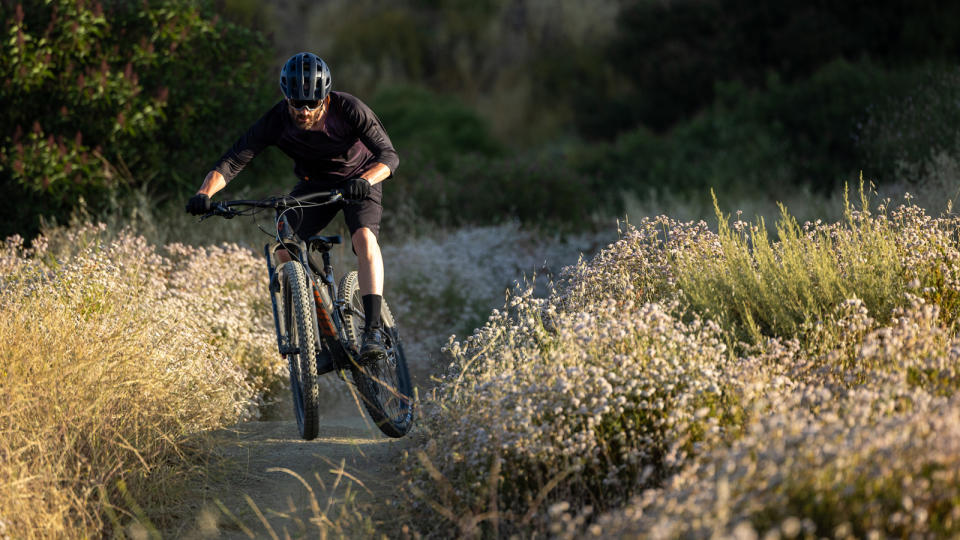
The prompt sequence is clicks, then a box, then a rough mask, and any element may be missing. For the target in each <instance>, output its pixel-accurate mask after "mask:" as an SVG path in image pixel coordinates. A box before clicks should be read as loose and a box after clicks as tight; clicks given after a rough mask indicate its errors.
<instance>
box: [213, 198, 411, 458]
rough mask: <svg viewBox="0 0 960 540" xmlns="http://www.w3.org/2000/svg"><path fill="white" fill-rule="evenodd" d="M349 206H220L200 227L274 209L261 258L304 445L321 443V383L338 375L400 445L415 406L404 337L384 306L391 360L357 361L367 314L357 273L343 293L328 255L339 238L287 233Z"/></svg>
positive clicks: (279, 201)
mask: <svg viewBox="0 0 960 540" xmlns="http://www.w3.org/2000/svg"><path fill="white" fill-rule="evenodd" d="M344 200H346V199H344V196H343V192H341V191H340V190H332V191H323V192H319V193H314V194H311V195H309V196H305V197H299V198H294V197H289V196H285V197H272V198H268V199H262V200H236V201H225V202H217V203H213V204H211V207H210V211H209V212H208V213H207V214H205V215H204V216H202V217H201V218H200V219H201V221H203V220H204V219H207V218H209V217H212V216H220V217H223V218H227V219H231V218H233V217H236V216H255V215H256V214H258V213H259V212H262V211H265V210H269V209H273V210H274V211H275V218H274V222H275V225H276V227H275V229H274V231H273V232H268V231H264V232H265V233H267V234H268V235H271V236H273V240H272V241H271V242H268V243H267V244H266V245H265V246H264V256H265V257H266V260H267V273H268V279H269V281H268V283H269V291H270V300H271V302H272V304H273V322H274V327H275V329H276V332H277V347H278V350H279V352H280V355H281V356H283V357H284V358H285V359H286V360H287V367H288V368H289V371H290V390H291V392H292V394H293V408H294V414H295V415H296V419H297V427H298V430H299V432H300V436H301V437H302V438H303V439H306V440H311V439H313V438H315V437H316V436H317V434H318V432H319V430H320V421H319V415H320V397H319V387H318V382H319V377H320V376H321V375H324V374H326V373H330V372H335V373H337V375H339V377H340V378H341V379H342V380H344V381H345V382H347V383H348V384H349V383H351V382H352V384H354V385H355V386H356V389H357V391H358V393H359V395H360V397H361V400H362V401H363V404H364V407H365V408H366V410H367V412H368V413H369V415H370V417H371V418H372V419H373V421H374V423H375V424H376V425H377V427H378V428H380V430H381V431H382V432H383V433H384V434H386V435H388V436H390V437H402V436H404V435H405V434H406V433H407V431H409V430H410V427H411V425H412V424H413V398H412V392H411V382H410V373H409V371H408V370H407V361H406V356H405V355H404V353H403V342H402V341H401V340H400V330H399V329H398V328H397V323H396V319H395V318H394V316H393V313H392V312H391V311H390V307H389V306H388V305H387V301H386V300H385V299H384V301H383V303H382V308H381V325H382V327H381V331H382V333H383V344H384V347H385V349H386V351H387V354H386V356H385V357H383V358H380V359H377V360H374V361H365V360H364V359H362V358H361V357H360V353H359V349H360V339H361V336H362V333H363V327H364V314H363V302H362V300H361V296H360V289H359V284H358V281H357V272H356V271H351V272H348V273H347V274H345V275H344V276H343V277H342V279H341V280H340V283H339V286H338V285H337V284H336V283H335V281H334V270H333V265H332V264H331V262H330V249H331V248H332V247H333V246H334V245H335V244H339V243H341V239H340V236H338V235H334V236H320V235H316V236H311V237H310V238H308V239H307V240H306V241H303V240H302V239H300V238H298V237H297V236H296V235H295V234H294V232H293V230H294V229H293V227H291V225H290V219H291V218H294V217H295V216H296V214H297V213H298V212H299V211H300V210H301V209H304V208H308V207H311V206H322V205H327V204H333V203H336V202H339V201H344ZM349 202H350V201H349V200H347V203H348V204H349ZM261 230H263V227H261ZM279 250H286V251H287V253H288V254H289V258H290V260H289V261H286V262H281V263H280V264H279V265H278V264H277V252H278V251H279ZM348 373H349V375H350V380H348V379H347V374H348Z"/></svg>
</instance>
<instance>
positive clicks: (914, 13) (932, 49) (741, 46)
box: [608, 0, 960, 129]
mask: <svg viewBox="0 0 960 540" xmlns="http://www.w3.org/2000/svg"><path fill="white" fill-rule="evenodd" d="M957 9H958V8H957V6H954V5H950V6H947V5H940V4H937V3H908V2H903V1H901V0H884V1H880V2H871V3H869V4H865V3H857V2H854V3H850V2H841V3H836V2H834V3H831V2H806V3H803V4H794V3H789V2H785V3H778V4H776V5H767V4H758V3H755V2H750V1H747V0H695V1H690V2H630V3H627V4H625V5H624V8H623V10H622V13H621V16H620V18H619V19H618V23H619V25H618V30H619V31H618V32H617V34H616V37H615V38H614V39H613V40H612V41H611V43H610V45H609V49H608V57H609V58H610V59H611V60H613V62H614V63H616V64H617V65H619V66H621V73H622V74H623V75H624V77H626V78H627V79H629V80H630V81H631V83H632V89H633V92H632V93H631V98H632V99H631V100H629V101H625V102H619V103H625V104H626V105H627V106H626V107H623V106H621V107H619V112H620V114H621V115H624V116H630V117H632V118H633V119H634V120H635V122H640V123H644V124H646V125H649V126H652V127H655V128H657V129H665V128H668V127H670V126H671V125H673V124H674V123H676V122H677V121H678V120H680V119H682V118H685V117H689V116H691V115H693V114H695V113H696V112H697V111H698V110H700V109H701V108H702V107H704V106H708V105H709V104H710V103H711V102H713V100H714V98H715V96H716V94H715V93H714V88H715V87H714V83H716V82H722V83H727V82H732V81H739V82H741V83H743V84H744V85H745V86H746V87H747V88H751V89H756V88H762V87H763V86H764V85H765V84H766V81H767V78H768V74H769V73H771V72H773V73H777V74H779V75H780V76H781V77H782V78H783V79H784V81H785V82H786V83H787V84H794V83H797V82H802V81H803V80H804V79H806V78H808V77H810V76H811V75H812V74H813V73H815V72H816V71H818V70H819V69H820V68H821V67H822V66H824V65H826V64H829V63H830V62H832V61H835V60H838V59H845V60H847V61H850V62H857V61H859V60H861V59H864V58H866V59H870V60H872V61H874V62H875V63H877V64H878V65H880V66H882V67H884V68H898V67H904V66H906V67H909V66H911V65H913V64H916V63H918V62H923V61H946V62H947V63H949V62H951V61H954V60H956V58H957V51H958V49H957V39H958V38H957V36H958V35H960V28H958V26H957V25H958V23H957V21H958V20H960V17H958V16H957V15H958V13H957ZM616 104H618V103H613V104H612V105H616ZM608 106H609V105H608Z"/></svg>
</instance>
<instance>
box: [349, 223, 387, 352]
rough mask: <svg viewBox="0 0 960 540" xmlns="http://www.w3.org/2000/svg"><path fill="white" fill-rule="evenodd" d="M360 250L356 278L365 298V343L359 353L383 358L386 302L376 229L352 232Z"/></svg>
mask: <svg viewBox="0 0 960 540" xmlns="http://www.w3.org/2000/svg"><path fill="white" fill-rule="evenodd" d="M352 240H353V250H354V251H356V252H357V278H358V281H359V283H358V285H359V286H360V295H361V297H362V298H363V316H364V328H363V343H362V347H361V349H360V355H361V356H362V357H363V358H365V359H377V358H382V357H383V356H384V355H385V354H386V350H385V349H384V347H383V342H382V338H381V336H380V332H378V331H377V330H379V328H380V326H381V325H380V309H381V306H382V304H383V257H382V256H381V255H380V244H379V243H378V242H377V237H376V236H374V234H373V231H371V230H370V229H368V228H366V227H361V228H360V229H357V230H356V231H355V232H354V233H353V236H352Z"/></svg>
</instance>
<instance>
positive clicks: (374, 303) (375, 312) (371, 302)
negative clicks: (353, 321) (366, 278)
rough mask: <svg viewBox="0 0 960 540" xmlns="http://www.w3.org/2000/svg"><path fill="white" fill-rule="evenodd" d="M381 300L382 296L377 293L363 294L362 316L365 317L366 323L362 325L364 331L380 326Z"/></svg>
mask: <svg viewBox="0 0 960 540" xmlns="http://www.w3.org/2000/svg"><path fill="white" fill-rule="evenodd" d="M381 302H383V297H382V296H380V295H379V294H365V295H363V316H364V318H365V319H366V324H364V326H363V331H364V332H369V331H370V330H373V329H374V328H376V329H379V328H380V304H381Z"/></svg>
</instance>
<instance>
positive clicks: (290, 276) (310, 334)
mask: <svg viewBox="0 0 960 540" xmlns="http://www.w3.org/2000/svg"><path fill="white" fill-rule="evenodd" d="M277 271H278V272H281V276H282V283H283V317H284V322H285V328H286V330H287V337H288V338H289V345H290V348H291V350H296V351H297V352H296V353H290V354H288V355H287V361H288V362H289V368H290V390H291V392H292V393H293V409H294V414H295V415H296V418H297V428H298V430H299V431H300V436H301V437H302V438H303V439H305V440H308V441H309V440H311V439H314V438H316V436H317V434H318V432H319V431H320V398H319V389H318V386H317V381H318V375H317V361H316V358H317V351H318V348H319V346H320V343H319V335H318V330H317V318H316V317H317V313H316V306H315V305H314V300H313V295H311V294H310V281H309V280H308V279H307V274H306V272H305V271H304V269H303V265H302V264H300V263H299V262H297V261H289V262H286V263H284V264H282V265H280V267H278V269H277Z"/></svg>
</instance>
